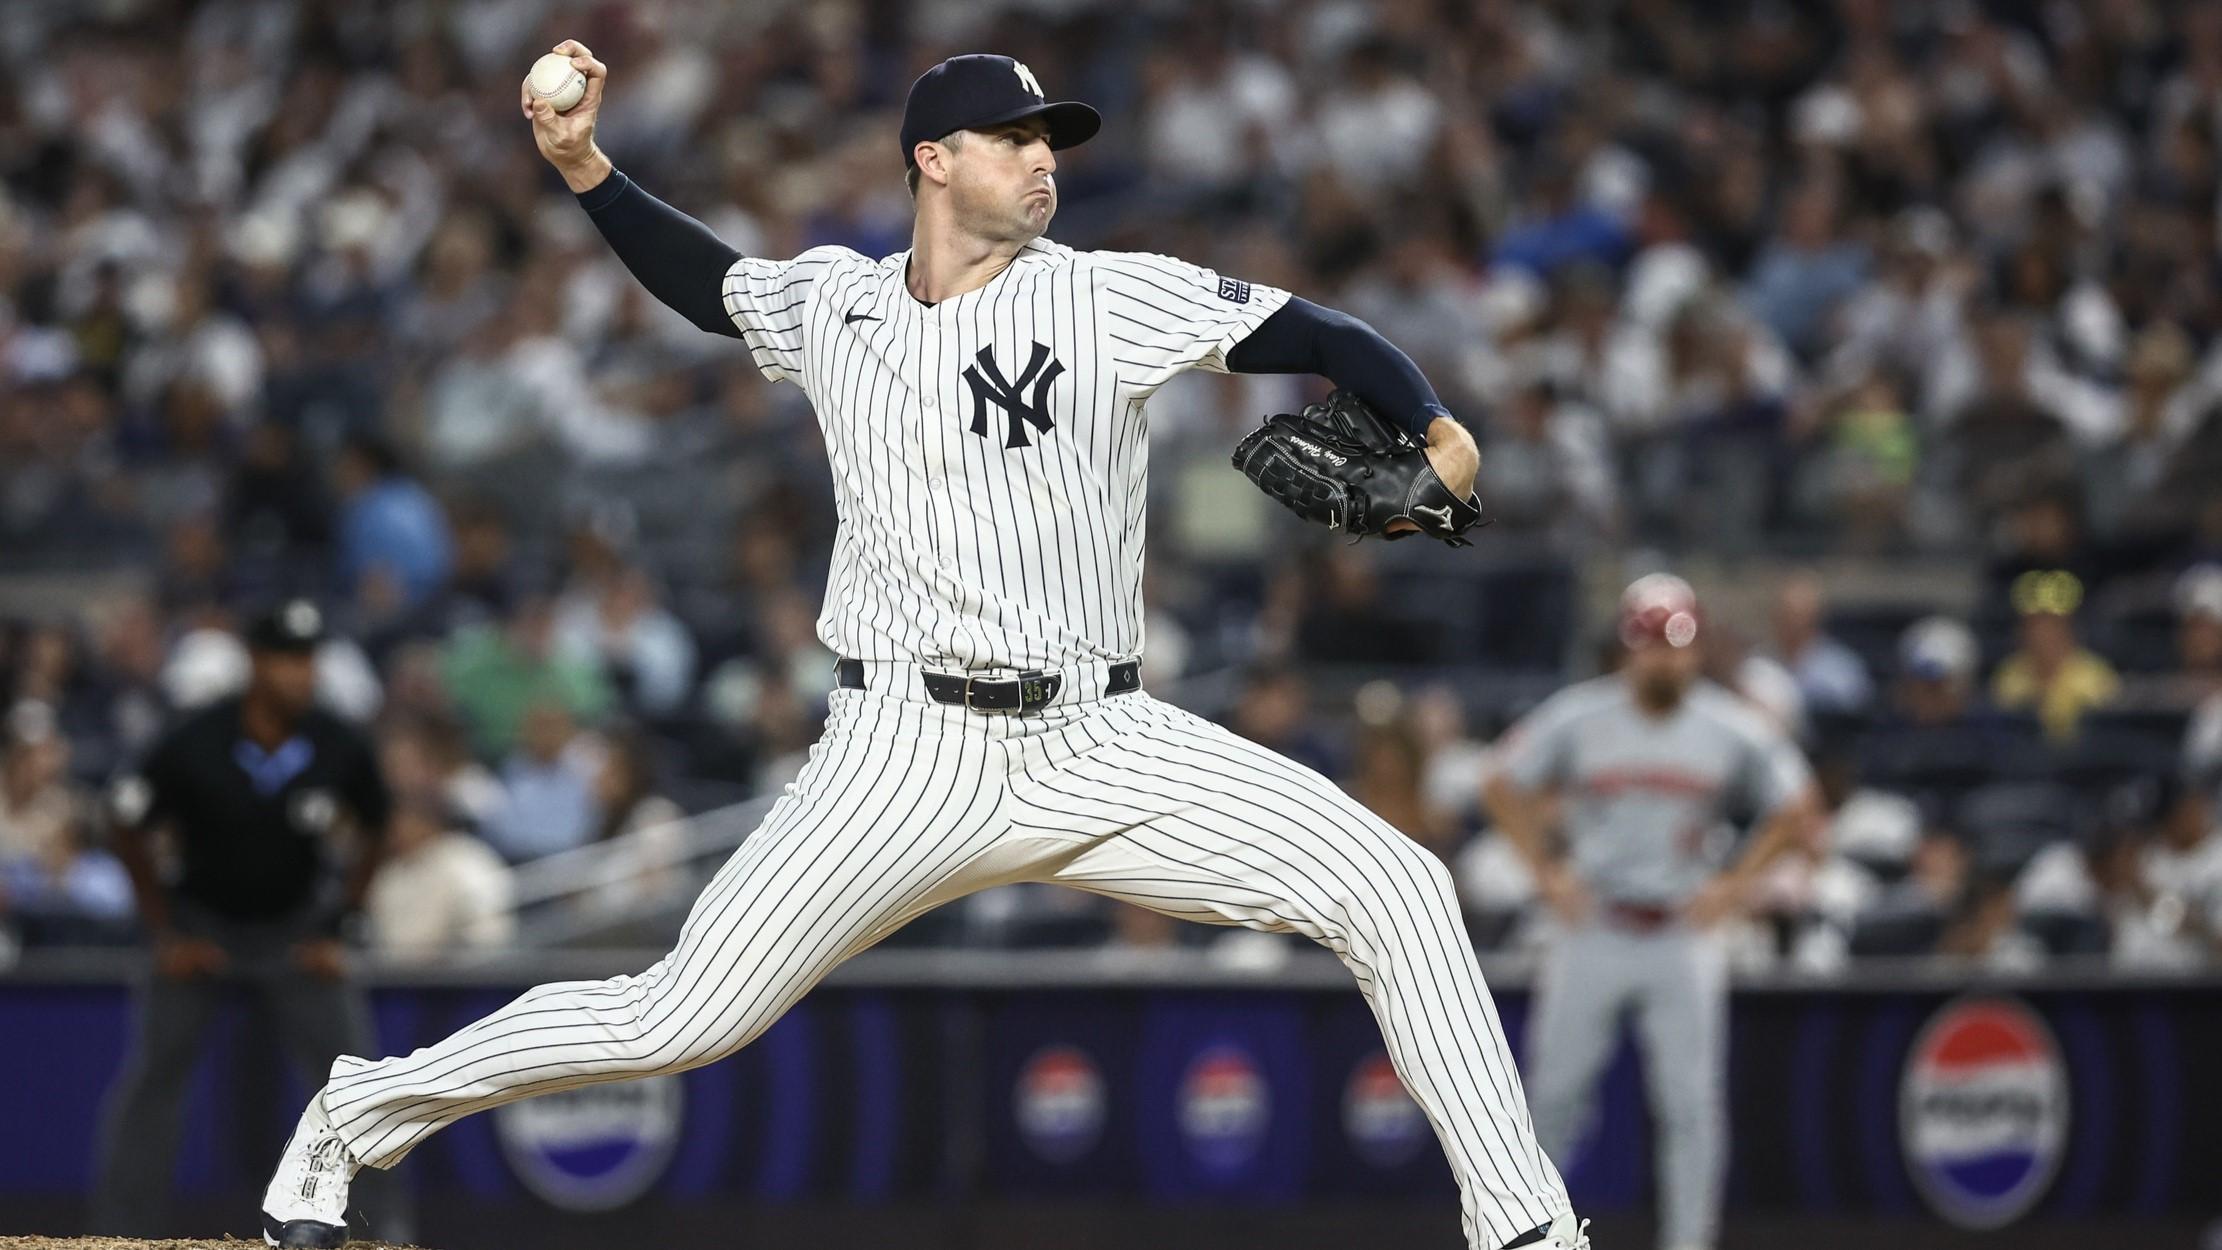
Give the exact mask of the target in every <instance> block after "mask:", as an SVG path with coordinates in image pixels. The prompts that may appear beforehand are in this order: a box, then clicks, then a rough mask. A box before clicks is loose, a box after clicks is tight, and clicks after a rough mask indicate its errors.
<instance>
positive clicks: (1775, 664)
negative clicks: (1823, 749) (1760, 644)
mask: <svg viewBox="0 0 2222 1250" xmlns="http://www.w3.org/2000/svg"><path fill="white" fill-rule="evenodd" d="M1700 646H1701V647H1702V648H1703V649H1704V653H1705V676H1706V678H1707V679H1709V680H1711V681H1712V682H1714V683H1715V684H1717V685H1719V686H1721V687H1722V688H1724V689H1726V690H1729V691H1731V692H1733V693H1734V694H1735V695H1736V696H1737V697H1739V698H1741V699H1742V700H1743V701H1744V702H1745V703H1747V704H1749V705H1750V706H1751V707H1752V708H1753V709H1755V710H1757V711H1758V712H1759V714H1760V715H1762V716H1764V717H1766V718H1767V723H1768V724H1770V725H1771V726H1773V727H1774V728H1775V729H1777V730H1780V731H1781V732H1782V733H1784V734H1787V735H1788V736H1789V737H1791V738H1792V739H1793V740H1794V739H1798V738H1803V737H1804V736H1805V732H1806V715H1805V712H1806V708H1805V692H1804V691H1803V690H1801V689H1799V687H1798V679H1797V677H1796V676H1795V675H1794V674H1792V673H1791V672H1790V670H1789V668H1788V667H1786V666H1784V665H1783V664H1782V663H1781V662H1780V661H1778V660H1776V659H1775V658H1774V657H1773V656H1770V655H1766V654H1764V653H1762V652H1761V651H1760V650H1759V649H1758V648H1756V647H1754V646H1752V643H1751V638H1750V637H1749V636H1748V635H1746V634H1745V633H1744V631H1743V630H1741V629H1739V628H1737V627H1736V626H1735V625H1733V624H1730V623H1728V622H1726V621H1722V620H1718V619H1715V620H1712V621H1708V622H1707V624H1706V629H1705V636H1704V640H1703V641H1702V642H1701V643H1700Z"/></svg>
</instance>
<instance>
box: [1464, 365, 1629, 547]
mask: <svg viewBox="0 0 2222 1250" xmlns="http://www.w3.org/2000/svg"><path fill="white" fill-rule="evenodd" d="M1481 447H1482V455H1481V473H1480V475H1479V476H1478V477H1477V478H1475V481H1474V489H1476V490H1478V491H1480V492H1481V497H1482V498H1483V499H1486V500H1488V501H1489V511H1490V514H1491V515H1492V516H1494V517H1496V519H1497V523H1498V524H1499V525H1501V526H1504V527H1505V528H1506V529H1507V530H1508V531H1509V532H1512V533H1515V534H1521V533H1542V534H1548V535H1551V536H1554V537H1557V538H1559V539H1560V540H1561V541H1563V542H1568V543H1569V544H1570V545H1572V544H1579V543H1580V542H1581V540H1584V539H1595V538H1602V537H1606V536H1609V535H1611V534H1612V533H1614V532H1615V531H1616V530H1617V528H1618V526H1619V507H1620V500H1619V484H1618V482H1617V481H1616V480H1615V477H1614V473H1613V466H1612V460H1611V448H1610V444H1609V443H1608V442H1607V441H1606V431H1605V428H1604V425H1603V423H1602V422H1601V421H1600V420H1599V419H1598V417H1597V414H1595V413H1593V412H1590V411H1588V410H1586V409H1583V408H1580V407H1577V406H1575V405H1572V404H1567V403H1562V402H1559V401H1558V400H1557V399H1556V397H1555V396H1554V395H1553V394H1552V391H1551V387H1550V385H1549V384H1548V383H1545V382H1542V381H1534V382H1529V383H1526V384H1524V385H1521V386H1519V387H1517V388H1515V389H1514V390H1513V392H1512V395H1511V396H1510V398H1509V399H1508V400H1507V401H1506V402H1505V403H1504V404H1503V405H1502V406H1501V407H1499V408H1496V409H1493V410H1491V412H1490V414H1489V423H1488V428H1487V430H1486V432H1485V434H1484V437H1483V438H1482V440H1481Z"/></svg>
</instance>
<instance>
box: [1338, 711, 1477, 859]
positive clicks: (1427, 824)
mask: <svg viewBox="0 0 2222 1250" xmlns="http://www.w3.org/2000/svg"><path fill="white" fill-rule="evenodd" d="M1425 758H1426V757H1425V755H1424V754H1423V753H1422V751H1421V749H1420V743H1419V740H1418V738H1416V737H1415V736H1414V735H1413V733H1412V732H1411V730H1409V729H1407V728H1405V727H1404V726H1403V725H1401V724H1398V723H1395V722H1390V723H1387V724H1381V725H1375V726H1372V727H1370V728H1368V729H1366V730H1365V731H1364V732H1363V733H1361V734H1359V736H1358V742H1357V747H1356V749H1355V750H1354V751H1353V752H1352V759H1351V768H1350V784H1349V785H1348V787H1347V788H1348V789H1349V791H1350V793H1351V794H1352V795H1353V796H1354V797H1356V798H1357V800H1358V801H1359V802H1361V803H1363V804H1365V805H1366V807H1367V809H1368V810H1370V811H1372V812H1373V813H1374V814H1375V815H1377V816H1379V817H1381V819H1383V820H1386V821H1388V822H1389V823H1390V824H1392V825H1394V826H1396V827H1397V828H1398V829H1399V830H1401V831H1403V833H1404V835H1405V836H1406V837H1409V838H1411V839H1412V840H1413V841H1415V842H1417V843H1419V844H1420V845H1421V846H1424V847H1426V848H1427V849H1429V850H1431V851H1433V852H1435V854H1436V855H1437V856H1438V857H1440V858H1442V859H1445V860H1448V859H1449V858H1450V856H1451V854H1452V852H1453V851H1455V850H1456V849H1457V847H1456V844H1455V843H1456V837H1455V833H1456V831H1455V830H1454V828H1453V827H1452V825H1451V823H1450V821H1449V820H1448V819H1447V818H1446V817H1445V816H1444V815H1443V813H1442V812H1441V811H1440V810H1439V809H1437V808H1435V807H1433V806H1430V805H1429V804H1428V802H1427V800H1426V797H1425V796H1424V795H1423V794H1422V792H1421V789H1420V778H1421V770H1422V768H1423V767H1424V763H1425Z"/></svg>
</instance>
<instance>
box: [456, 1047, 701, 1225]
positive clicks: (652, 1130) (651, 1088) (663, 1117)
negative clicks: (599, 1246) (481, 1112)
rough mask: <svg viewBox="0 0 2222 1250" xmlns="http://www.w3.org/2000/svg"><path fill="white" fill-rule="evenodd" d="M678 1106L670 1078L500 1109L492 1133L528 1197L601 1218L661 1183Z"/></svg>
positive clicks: (680, 1094)
mask: <svg viewBox="0 0 2222 1250" xmlns="http://www.w3.org/2000/svg"><path fill="white" fill-rule="evenodd" d="M685 1106H686V1098H685V1090H684V1087H683V1086H681V1084H680V1082H679V1078H677V1077H672V1076H659V1077H649V1078H647V1079H645V1080H639V1081H618V1082H613V1083H610V1084H604V1085H582V1086H580V1087H578V1088H576V1089H565V1090H558V1091H556V1092H554V1093H552V1094H543V1095H541V1096H540V1097H538V1098H527V1099H525V1100H523V1101H522V1102H513V1103H511V1104H509V1105H508V1106H506V1107H503V1108H502V1109H501V1110H499V1111H497V1112H495V1113H494V1132H495V1136H497V1137H499V1138H500V1139H501V1148H502V1155H503V1156H504V1157H505V1158H507V1159H508V1160H509V1166H510V1167H511V1169H513V1170H514V1171H515V1172H516V1173H517V1179H518V1180H520V1181H522V1182H524V1186H525V1188H526V1189H529V1190H531V1191H532V1192H533V1194H534V1195H536V1196H537V1197H539V1198H541V1199H542V1200H543V1201H545V1202H547V1203H548V1204H549V1205H551V1206H555V1207H560V1208H562V1209H564V1210H566V1211H609V1210H614V1209H615V1208H618V1207H621V1206H624V1205H625V1204H627V1203H629V1202H632V1201H634V1200H635V1199H637V1198H639V1197H641V1196H642V1195H643V1194H646V1193H647V1192H648V1191H649V1190H650V1189H651V1188H653V1187H654V1186H655V1184H656V1182H657V1181H658V1180H660V1179H662V1177H663V1174H664V1169H665V1168H666V1167H667V1166H669V1164H670V1163H671V1156H672V1152H673V1151H674V1150H676V1149H677V1148H678V1145H679V1123H680V1120H681V1118H682V1116H683V1114H684V1109H685Z"/></svg>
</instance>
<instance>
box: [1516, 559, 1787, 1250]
mask: <svg viewBox="0 0 2222 1250" xmlns="http://www.w3.org/2000/svg"><path fill="white" fill-rule="evenodd" d="M1698 623H1699V616H1698V605H1697V599H1696V596H1695V595H1694V594H1692V593H1691V591H1690V587H1689V584H1688V583H1686V582H1684V581H1683V580H1682V579H1680V578H1678V577H1672V576H1668V575H1666V574H1653V575H1651V576H1649V577H1645V578H1641V579H1639V580H1638V581H1636V582H1635V584H1633V585H1631V586H1630V587H1629V588H1628V590H1627V592H1626V593H1625V594H1624V595H1623V596H1622V598H1621V610H1620V636H1621V641H1622V643H1623V644H1625V646H1626V649H1627V660H1626V663H1625V664H1624V666H1623V667H1622V669H1621V671H1620V672H1618V673H1616V674H1611V675H1608V676H1604V677H1598V678H1595V679H1593V680H1591V681H1586V682H1583V683H1581V684H1580V685H1577V686H1574V687H1571V688H1569V689H1567V690H1563V691H1561V692H1559V693H1558V694H1557V695H1555V696H1553V697H1552V698H1550V699H1548V700H1546V701H1545V702H1544V703H1543V704H1542V705H1541V706H1540V707H1538V708H1536V709H1535V711H1533V712H1532V713H1530V714H1529V715H1528V716H1527V717H1526V718H1524V719H1523V720H1522V721H1521V722H1520V723H1519V724H1517V725H1515V726H1513V728H1512V729H1511V730H1510V731H1509V732H1508V733H1507V734H1506V735H1505V738H1504V740H1503V741H1502V742H1501V743H1500V744H1499V746H1498V750H1497V757H1498V758H1497V771H1496V772H1495V773H1494V774H1493V775H1492V777H1491V779H1490V781H1489V782H1488V784H1487V786H1486V788H1485V791H1484V795H1483V797H1484V800H1485V802H1486V803H1487V806H1488V808H1489V811H1490V813H1491V815H1492V817H1493V818H1494V819H1495V821H1496V823H1497V826H1498V827H1499V828H1500V829H1502V830H1503V831H1504V833H1505V836H1506V837H1507V838H1508V839H1509V840H1510V841H1511V843H1512V845H1513V846H1514V847H1515V848H1516V849H1518V851H1519V852H1520V854H1521V857H1522V858H1523V859H1525V860H1526V861H1527V862H1528V864H1529V866H1530V867H1531V868H1532V869H1533V870H1534V872H1535V877H1536V881H1537V884H1538V886H1539V888H1540V891H1541V893H1542V896H1543V899H1544V901H1545V903H1546V904H1547V905H1548V906H1549V908H1550V910H1551V912H1552V913H1553V915H1554V917H1555V918H1556V920H1557V921H1558V926H1557V931H1556V933H1555V935H1554V937H1553V940H1552V941H1551V943H1550V946H1549V949H1548V953H1547V954H1546V957H1545V960H1544V965H1543V972H1542V977H1541V979H1540V981H1539V982H1538V984H1537V996H1536V1004H1535V1016H1534V1024H1533V1027H1532V1029H1531V1031H1530V1033H1529V1037H1528V1058H1529V1069H1530V1072H1529V1074H1530V1077H1531V1078H1532V1088H1533V1090H1534V1107H1535V1122H1536V1127H1537V1130H1538V1133H1539V1134H1540V1136H1541V1139H1542V1141H1543V1146H1544V1149H1545V1150H1547V1151H1549V1152H1550V1153H1551V1154H1552V1155H1553V1156H1554V1157H1558V1158H1564V1157H1565V1154H1564V1152H1565V1151H1566V1150H1568V1149H1570V1148H1571V1147H1572V1146H1573V1144H1574V1140H1575V1137H1576V1136H1577V1135H1578V1134H1579V1132H1580V1131H1581V1128H1582V1122H1583V1120H1584V1118H1585V1115H1586V1113H1587V1111H1588V1104H1589V1099H1590V1094H1591V1091H1592V1090H1593V1088H1594V1087H1595V1085H1596V1083H1597V1078H1598V1076H1599V1074H1600V1072H1601V1071H1602V1069H1603V1068H1604V1065H1605V1062H1606V1060H1607V1059H1609V1058H1610V1057H1611V1055H1612V1052H1613V1048H1614V1045H1615V1043H1616V1042H1617V1041H1618V1040H1619V1036H1620V1025H1621V1020H1622V1018H1623V1017H1624V1016H1626V1017H1629V1018H1631V1019H1632V1021H1633V1023H1634V1025H1635V1030H1636V1033H1635V1036H1636V1040H1637V1043H1638V1045H1639V1048H1640V1049H1641V1051H1642V1054H1643V1057H1644V1061H1645V1075H1646V1079H1647V1083H1648V1085H1649V1087H1650V1094H1651V1107H1652V1115H1653V1119H1654V1122H1655V1123H1656V1125H1657V1126H1658V1141H1659V1158H1658V1177H1659V1190H1660V1194H1661V1198H1660V1207H1661V1212H1660V1244H1661V1245H1663V1246H1665V1247H1668V1248H1669V1250H1703V1248H1705V1247H1710V1246H1711V1245H1712V1244H1713V1240H1714V1237H1715V1235H1716V1233H1717V1226H1718V1222H1719V1207H1720V1182H1721V1173H1722V1166H1723V1164H1724V1162H1725V1160H1726V1129H1725V1124H1726V1087H1725V1078H1724V1063H1725V1060H1726V1055H1727V1049H1728V1037H1727V1016H1728V1010H1727V1009H1728V978H1727V961H1726V954H1725V951H1724V949H1723V944H1722V942H1721V940H1720V936H1719V934H1718V933H1717V931H1716V930H1715V925H1716V923H1717V922H1718V921H1719V920H1721V919H1722V918H1723V917H1725V916H1727V915H1728V914H1729V913H1731V912H1732V911H1734V910H1735V908H1736V907H1737V906H1738V905H1739V903H1740V901H1741V900H1742V898H1743V897H1744V895H1745V893H1746V891H1747V890H1748V889H1749V888H1750V886H1751V883H1752V882H1753V881H1754V880H1755V879H1756V878H1757V875H1758V874H1759V872H1760V871H1761V870H1762V869H1764V868H1765V867H1766V866H1767V865H1768V864H1769V863H1770V862H1772V861H1773V860H1774V859H1775V858H1776V857H1777V856H1779V855H1781V854H1782V853H1783V852H1785V851H1787V850H1789V849H1791V848H1793V847H1796V846H1798V845H1800V844H1801V842H1803V840H1804V839H1806V838H1807V837H1809V836H1810V835H1811V833H1812V831H1813V829H1814V827H1815V823H1816V821H1817V806H1816V804H1817V799H1816V796H1815V793H1814V788H1813V782H1812V777H1811V775H1810V773H1809V772H1808V771H1807V769H1806V765H1805V759H1804V757H1803V756H1802V755H1801V754H1799V752H1798V750H1797V748H1796V746H1795V745H1793V744H1792V743H1791V742H1790V741H1789V740H1788V739H1786V738H1784V737H1783V736H1782V734H1781V733H1780V732H1779V731H1777V730H1776V729H1774V728H1773V727H1772V726H1771V725H1770V724H1769V723H1768V722H1767V721H1766V720H1765V719H1764V718H1763V717H1761V716H1760V715H1758V714H1757V713H1756V712H1755V711H1753V710H1752V709H1750V708H1747V707H1745V706H1744V705H1743V704H1742V703H1740V702H1739V701H1738V700H1737V699H1736V697H1735V696H1734V695H1732V694H1730V693H1729V692H1728V691H1726V690H1723V689H1721V688H1720V687H1718V686H1714V685H1712V684H1710V683H1707V682H1702V681H1700V680H1699V679H1698V676H1697V673H1698V667H1699V663H1700V661H1699V655H1698V648H1697V645H1696V644H1697V638H1698ZM1554 809H1555V811H1556V813H1557V817H1558V822H1557V823H1558V824H1559V825H1560V826H1561V828H1562V829H1563V832H1564V835H1565V836H1564V844H1565V845H1564V852H1563V854H1559V853H1555V852H1554V851H1553V850H1551V849H1550V848H1549V843H1548V839H1547V832H1548V829H1547V825H1548V822H1549V815H1550V813H1551V812H1552V811H1553V810H1554ZM1743 813H1753V814H1756V816H1757V818H1758V822H1759V823H1758V832H1757V834H1756V835H1755V836H1754V837H1752V838H1751V839H1749V841H1748V842H1747V843H1746V844H1745V845H1744V846H1743V848H1742V849H1741V850H1740V851H1738V850H1735V849H1734V844H1735V842H1736V837H1735V834H1734V832H1733V830H1732V829H1731V827H1730V825H1729V820H1730V819H1731V818H1732V817H1733V816H1736V815H1739V814H1743Z"/></svg>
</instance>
